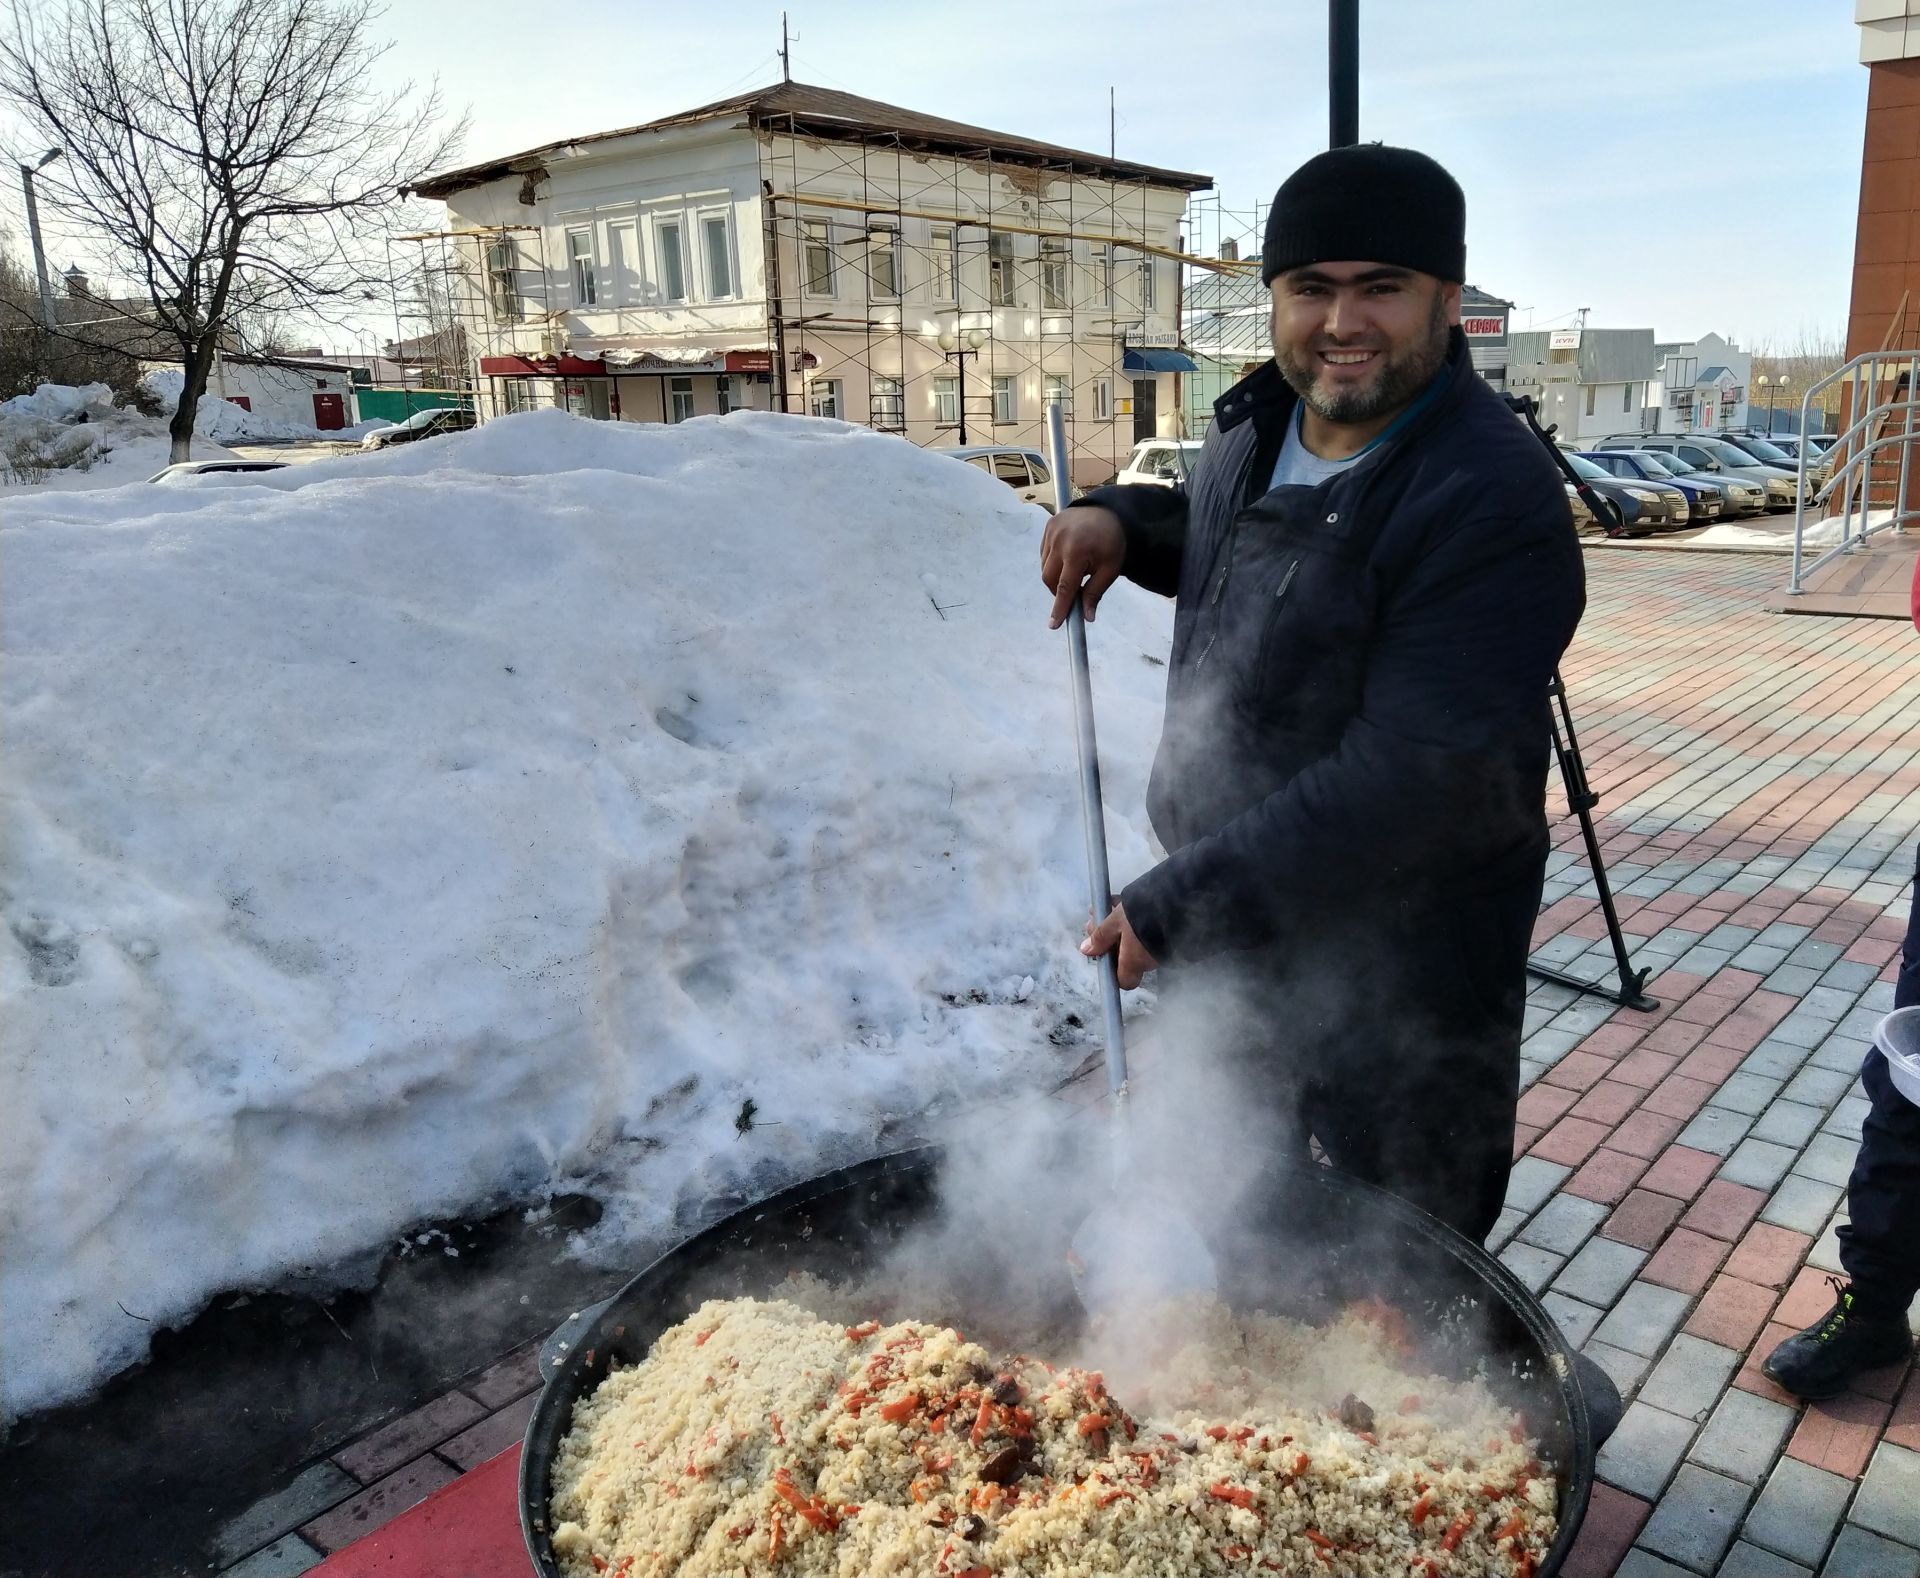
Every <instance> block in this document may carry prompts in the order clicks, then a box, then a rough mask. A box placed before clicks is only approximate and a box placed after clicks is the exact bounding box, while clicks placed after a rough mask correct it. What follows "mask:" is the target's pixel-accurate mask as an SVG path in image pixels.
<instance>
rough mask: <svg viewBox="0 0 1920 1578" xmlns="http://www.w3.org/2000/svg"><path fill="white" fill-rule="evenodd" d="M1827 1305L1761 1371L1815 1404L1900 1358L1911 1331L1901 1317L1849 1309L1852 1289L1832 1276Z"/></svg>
mask: <svg viewBox="0 0 1920 1578" xmlns="http://www.w3.org/2000/svg"><path fill="white" fill-rule="evenodd" d="M1827 1281H1829V1282H1830V1283H1832V1284H1833V1292H1834V1299H1833V1308H1832V1309H1830V1310H1829V1311H1827V1313H1826V1314H1825V1315H1823V1316H1822V1317H1821V1318H1820V1319H1819V1320H1818V1321H1816V1322H1814V1324H1813V1325H1811V1326H1809V1327H1808V1328H1807V1329H1806V1330H1805V1331H1802V1332H1795V1333H1794V1335H1793V1336H1791V1337H1789V1338H1788V1339H1787V1340H1786V1341H1785V1342H1783V1343H1781V1344H1780V1346H1779V1347H1777V1348H1775V1349H1774V1350H1773V1352H1772V1353H1770V1354H1768V1355H1767V1359H1766V1363H1764V1364H1763V1365H1761V1367H1760V1368H1761V1369H1762V1370H1763V1371H1765V1372H1766V1374H1767V1375H1769V1376H1770V1377H1772V1378H1773V1379H1774V1380H1775V1381H1778V1382H1779V1383H1780V1385H1782V1386H1784V1387H1785V1388H1786V1389H1787V1390H1788V1391H1790V1392H1792V1393H1793V1395H1794V1396H1796V1397H1805V1398H1807V1399H1809V1400H1810V1401H1813V1402H1818V1401H1820V1400H1821V1399H1822V1398H1826V1397H1838V1396H1839V1395H1840V1394H1841V1393H1842V1392H1844V1391H1845V1390H1846V1389H1847V1384H1848V1383H1849V1382H1850V1381H1852V1379H1853V1378H1854V1377H1855V1376H1856V1375H1859V1374H1861V1373H1862V1372H1863V1371H1866V1370H1877V1369H1879V1368H1880V1367H1881V1366H1882V1365H1884V1364H1893V1363H1896V1362H1897V1361H1899V1360H1901V1359H1904V1358H1906V1356H1907V1354H1908V1353H1909V1352H1910V1351H1911V1350H1912V1348H1913V1334H1912V1333H1911V1332H1910V1331H1908V1330H1907V1319H1906V1316H1905V1315H1863V1314H1860V1313H1858V1312H1857V1311H1856V1310H1855V1309H1854V1307H1853V1290H1852V1288H1851V1286H1850V1285H1848V1284H1845V1283H1843V1282H1841V1280H1840V1279H1839V1278H1838V1277H1828V1278H1827Z"/></svg>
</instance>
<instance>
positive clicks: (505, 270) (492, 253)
mask: <svg viewBox="0 0 1920 1578" xmlns="http://www.w3.org/2000/svg"><path fill="white" fill-rule="evenodd" d="M518 262H519V249H518V248H517V247H516V246H515V245H514V244H513V242H512V240H511V239H507V240H502V241H489V242H488V243H487V250H486V270H487V302H488V305H489V306H490V308H491V309H492V312H493V321H494V322H495V323H518V322H520V321H521V319H522V317H523V316H524V315H523V313H522V312H521V310H520V286H519V283H518V281H517V279H516V277H515V276H516V275H517V273H518V268H517V264H518ZM503 263H504V265H505V266H504V267H503V266H502V264H503Z"/></svg>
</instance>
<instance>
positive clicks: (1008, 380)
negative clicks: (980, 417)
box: [990, 373, 1020, 427]
mask: <svg viewBox="0 0 1920 1578" xmlns="http://www.w3.org/2000/svg"><path fill="white" fill-rule="evenodd" d="M990 387H991V388H992V390H993V424H994V426H995V427H1011V426H1013V425H1015V424H1016V423H1018V422H1019V420H1020V384H1019V381H1018V379H1017V378H1016V377H1015V375H1014V374H1012V373H995V374H993V382H992V384H991V386H990ZM1002 396H1004V397H1005V398H1004V399H1002Z"/></svg>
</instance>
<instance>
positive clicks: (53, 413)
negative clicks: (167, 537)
mask: <svg viewBox="0 0 1920 1578" xmlns="http://www.w3.org/2000/svg"><path fill="white" fill-rule="evenodd" d="M178 377H179V375H178V374H176V375H175V378H176V389H177V387H178V385H177V380H178ZM215 403H216V404H218V405H221V406H223V407H225V408H226V409H227V410H229V411H239V410H240V408H239V407H238V406H236V405H231V404H229V403H228V402H227V401H224V400H221V401H217V402H215ZM204 405H205V402H204V401H203V402H202V406H203V408H204ZM203 414H204V410H203ZM241 414H242V415H243V416H244V415H245V414H246V413H245V412H241ZM228 436H229V437H232V436H236V435H231V434H230V435H228ZM171 448H172V445H171V442H170V440H169V439H168V437H167V423H166V420H165V418H161V417H150V416H142V415H141V414H140V413H139V412H138V411H135V410H133V409H132V408H131V407H127V406H116V405H115V404H114V403H113V391H112V390H111V389H109V388H108V387H107V386H106V385H105V384H81V385H80V386H79V387H77V388H76V387H74V386H73V385H71V384H41V385H40V387H39V388H37V389H35V390H34V392H33V393H32V394H24V395H15V396H14V397H13V398H12V399H10V400H0V493H8V494H11V493H18V492H23V491H25V492H36V493H37V492H42V491H48V490H51V491H56V492H57V491H61V490H64V489H70V488H71V489H86V488H111V487H118V486H120V485H121V484H122V483H127V482H143V481H145V480H146V479H147V478H148V477H151V476H152V475H153V474H154V473H155V472H157V471H158V470H159V469H160V468H161V467H162V466H164V465H166V464H167V461H168V459H169V458H170V451H171ZM232 453H233V452H232V451H231V450H229V449H223V448H221V447H220V446H219V445H218V444H213V443H209V442H208V441H207V440H206V439H205V438H201V437H196V438H195V440H194V444H193V458H194V459H196V460H215V459H220V458H223V457H230V456H231V455H232Z"/></svg>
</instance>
